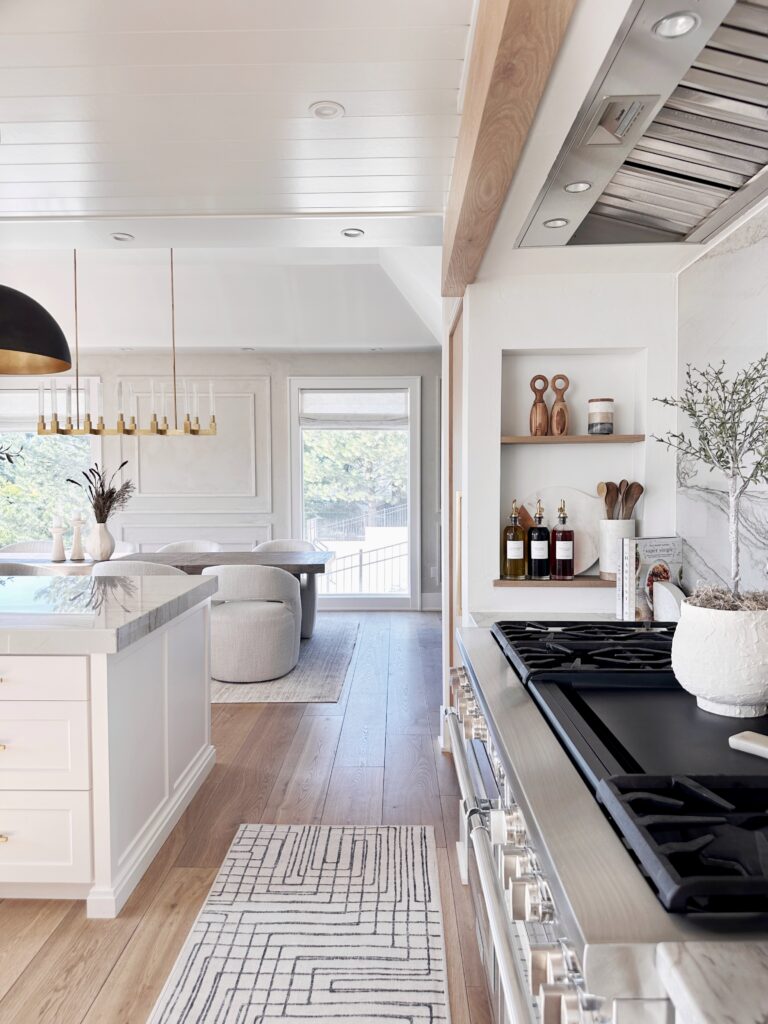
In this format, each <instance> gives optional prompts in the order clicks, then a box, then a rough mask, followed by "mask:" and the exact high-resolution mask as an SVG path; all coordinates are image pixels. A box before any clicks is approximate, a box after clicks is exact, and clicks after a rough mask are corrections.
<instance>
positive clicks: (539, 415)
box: [531, 373, 549, 437]
mask: <svg viewBox="0 0 768 1024" xmlns="http://www.w3.org/2000/svg"><path fill="white" fill-rule="evenodd" d="M537 385H538V386H537ZM548 387H549V381H548V380H547V378H546V377H545V376H544V374H543V373H537V374H536V376H535V377H533V378H532V380H531V391H532V392H533V393H534V395H535V396H536V397H535V398H534V400H533V405H532V407H531V437H544V435H545V434H547V432H548V431H549V410H548V409H547V405H546V402H545V401H544V392H545V391H546V390H547V388H548Z"/></svg>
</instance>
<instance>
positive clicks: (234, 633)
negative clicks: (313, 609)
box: [203, 565, 301, 683]
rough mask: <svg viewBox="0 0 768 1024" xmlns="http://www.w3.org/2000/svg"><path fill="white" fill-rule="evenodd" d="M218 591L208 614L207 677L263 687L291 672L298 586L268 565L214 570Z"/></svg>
mask: <svg viewBox="0 0 768 1024" xmlns="http://www.w3.org/2000/svg"><path fill="white" fill-rule="evenodd" d="M203 575H204V576H216V577H217V578H218V583H219V589H218V590H217V592H216V594H215V595H214V598H213V607H212V609H211V675H212V676H213V678H214V679H218V680H219V681H220V682H223V683H263V682H266V681H267V680H268V679H279V677H280V676H284V675H285V674H286V673H287V672H290V671H291V669H292V668H294V666H295V665H296V663H297V661H298V660H299V648H300V646H301V594H300V590H299V581H298V580H297V579H296V577H295V576H292V575H291V574H290V573H289V572H285V571H284V570H283V569H275V568H273V567H272V566H269V565H212V566H210V567H209V568H207V569H203Z"/></svg>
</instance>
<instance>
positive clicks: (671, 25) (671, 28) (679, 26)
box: [653, 11, 701, 39]
mask: <svg viewBox="0 0 768 1024" xmlns="http://www.w3.org/2000/svg"><path fill="white" fill-rule="evenodd" d="M700 24H701V18H700V17H699V16H698V14H694V13H693V11H677V12H676V13H675V14H668V15H667V17H666V18H662V19H661V21H657V22H656V24H655V25H654V26H653V31H654V33H655V34H656V35H657V36H661V38H662V39H679V38H680V36H687V35H688V33H689V32H693V30H694V29H695V28H698V27H699V25H700Z"/></svg>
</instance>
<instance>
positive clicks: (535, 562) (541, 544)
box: [528, 498, 549, 580]
mask: <svg viewBox="0 0 768 1024" xmlns="http://www.w3.org/2000/svg"><path fill="white" fill-rule="evenodd" d="M533 518H534V522H535V523H536V525H535V526H531V527H529V529H528V579H531V580H548V579H549V528H548V527H546V526H543V525H542V524H543V522H544V509H543V508H542V505H541V498H539V500H538V501H537V502H536V515H535V516H534V517H533Z"/></svg>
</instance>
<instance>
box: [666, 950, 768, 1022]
mask: <svg viewBox="0 0 768 1024" xmlns="http://www.w3.org/2000/svg"><path fill="white" fill-rule="evenodd" d="M656 965H657V969H658V972H659V975H660V976H661V980H662V983H663V985H664V987H665V988H666V990H667V992H668V994H669V998H670V999H671V1000H672V1002H673V1004H674V1007H675V1024H765V1021H767V1020H768V942H662V943H660V944H659V946H658V947H657V951H656Z"/></svg>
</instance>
